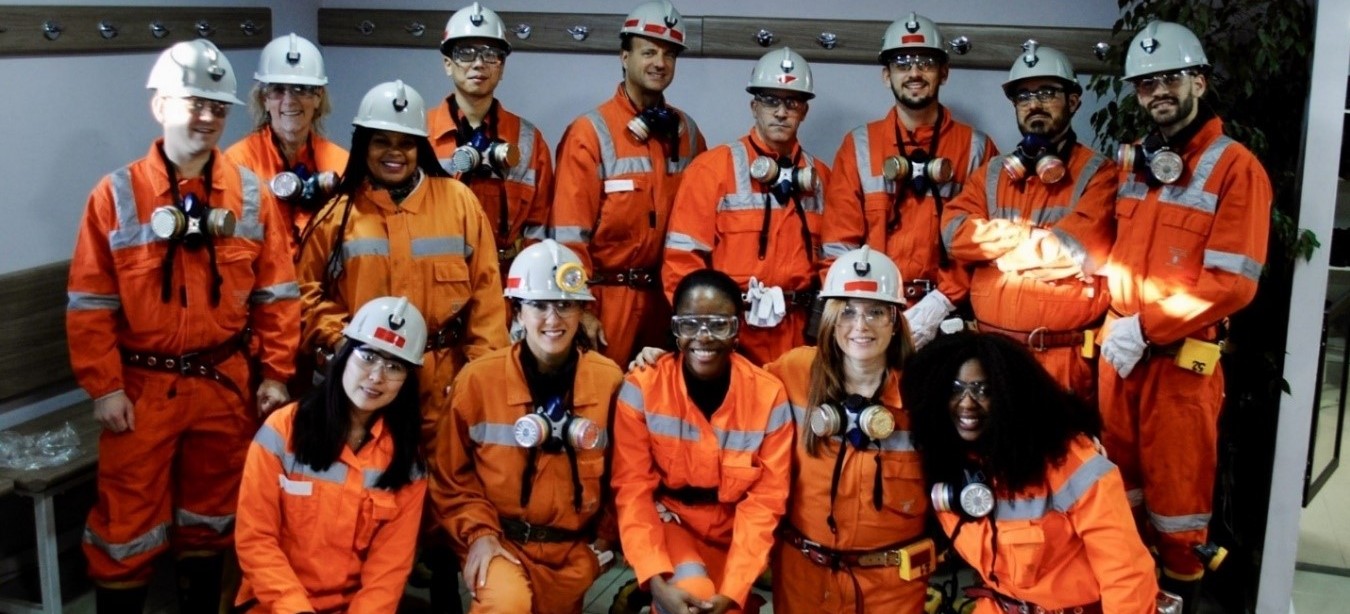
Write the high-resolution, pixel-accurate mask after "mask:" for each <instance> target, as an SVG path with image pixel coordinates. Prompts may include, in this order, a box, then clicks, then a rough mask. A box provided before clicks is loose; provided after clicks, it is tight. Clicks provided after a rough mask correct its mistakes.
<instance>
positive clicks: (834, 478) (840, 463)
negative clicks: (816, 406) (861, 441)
mask: <svg viewBox="0 0 1350 614" xmlns="http://www.w3.org/2000/svg"><path fill="white" fill-rule="evenodd" d="M836 411H838V410H836ZM847 453H848V441H846V440H845V438H843V437H840V438H839V454H838V455H836V456H835V457H834V472H832V473H831V474H830V514H829V515H828V516H826V517H825V524H828V525H830V533H838V532H839V523H837V522H835V520H834V499H835V497H838V496H839V476H840V474H842V473H843V472H844V455H845V454H847Z"/></svg>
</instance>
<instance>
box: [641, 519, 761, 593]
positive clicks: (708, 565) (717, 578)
mask: <svg viewBox="0 0 1350 614" xmlns="http://www.w3.org/2000/svg"><path fill="white" fill-rule="evenodd" d="M661 528H662V529H664V530H665V538H666V552H667V553H669V554H670V562H671V564H673V565H674V566H675V573H674V575H672V576H671V577H670V583H671V584H673V585H675V587H676V588H679V589H680V590H683V591H686V592H688V593H689V594H690V595H693V596H694V598H696V599H712V597H713V596H714V595H716V594H718V587H719V586H720V585H721V580H722V574H723V573H724V570H725V568H726V564H727V548H729V547H730V545H729V544H721V545H719V544H711V543H708V542H706V541H703V538H702V537H700V536H698V535H695V534H694V533H693V532H691V531H690V530H689V529H688V528H686V527H685V526H684V525H682V524H679V523H674V522H664V523H661ZM754 598H755V596H754V593H753V592H752V593H750V599H751V600H753V599H754ZM742 605H744V604H742ZM758 611H759V608H758V607H756V608H754V609H753V610H751V609H738V608H735V607H732V608H731V609H728V610H727V612H728V613H729V614H730V613H741V612H758ZM652 612H653V613H654V614H669V613H666V612H663V611H661V609H660V608H658V607H656V606H655V605H653V607H652Z"/></svg>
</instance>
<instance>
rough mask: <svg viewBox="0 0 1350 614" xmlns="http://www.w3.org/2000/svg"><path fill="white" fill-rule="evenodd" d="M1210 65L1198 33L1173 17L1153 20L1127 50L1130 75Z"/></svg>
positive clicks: (1127, 77)
mask: <svg viewBox="0 0 1350 614" xmlns="http://www.w3.org/2000/svg"><path fill="white" fill-rule="evenodd" d="M1208 66H1209V58H1206V57H1205V48H1204V47H1202V46H1201V45H1200V39H1198V38H1196V37H1195V33H1194V32H1191V31H1190V30H1189V29H1187V28H1186V26H1183V25H1181V24H1176V23H1172V22H1170V21H1152V22H1149V24H1148V25H1146V26H1144V29H1143V30H1140V31H1139V33H1138V34H1136V35H1134V40H1132V41H1130V48H1129V50H1128V51H1126V52H1125V78H1126V79H1135V78H1138V77H1143V76H1146V75H1152V74H1156V73H1160V72H1171V71H1174V70H1180V69H1182V68H1194V67H1208Z"/></svg>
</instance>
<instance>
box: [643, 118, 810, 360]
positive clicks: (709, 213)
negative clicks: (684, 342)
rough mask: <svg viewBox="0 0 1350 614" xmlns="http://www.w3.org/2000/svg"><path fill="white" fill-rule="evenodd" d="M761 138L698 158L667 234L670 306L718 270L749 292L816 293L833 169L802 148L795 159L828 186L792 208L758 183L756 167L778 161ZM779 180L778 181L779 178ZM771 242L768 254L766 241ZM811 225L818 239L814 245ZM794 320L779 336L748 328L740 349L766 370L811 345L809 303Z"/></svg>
mask: <svg viewBox="0 0 1350 614" xmlns="http://www.w3.org/2000/svg"><path fill="white" fill-rule="evenodd" d="M758 152H772V149H770V148H769V147H768V146H767V145H765V144H764V142H763V140H762V139H760V138H759V134H758V133H757V132H756V131H755V130H751V131H750V133H749V134H747V135H746V136H743V137H741V138H740V140H738V141H735V142H733V143H730V144H727V145H723V146H720V147H716V148H713V149H711V150H709V151H707V152H705V153H702V154H699V156H698V157H697V158H694V162H693V163H692V164H690V165H689V170H688V171H687V172H688V175H689V176H688V178H686V179H685V180H684V181H683V182H682V183H681V184H680V191H679V192H678V193H677V194H676V195H675V207H674V209H672V210H671V214H670V230H669V232H667V233H666V249H665V262H664V264H663V265H662V267H661V281H662V284H663V285H664V286H665V291H666V298H667V300H673V297H674V294H675V286H676V285H678V284H679V283H680V280H681V279H684V276H685V275H688V274H689V273H692V272H694V271H696V270H698V269H705V268H712V269H717V270H719V271H722V272H723V273H726V274H728V275H730V276H731V277H732V279H735V280H736V282H737V283H739V284H740V286H741V289H742V290H745V289H746V288H747V287H748V284H749V283H750V278H751V277H754V278H755V279H756V280H758V281H760V282H762V283H763V284H764V285H766V286H778V287H780V288H782V289H783V292H784V293H785V294H787V293H802V294H806V293H813V292H814V290H815V289H816V287H817V286H816V284H815V282H816V263H817V262H819V261H820V258H821V256H820V226H821V214H822V213H823V211H824V205H825V198H824V197H825V193H824V189H825V185H826V183H827V181H828V179H829V174H830V169H829V167H828V166H825V163H824V162H821V161H820V160H817V159H816V158H814V157H813V156H811V155H810V154H808V153H806V152H805V151H803V150H802V148H801V147H800V146H797V145H794V147H793V153H792V156H791V157H792V158H793V159H794V160H796V159H797V158H798V157H800V158H801V160H802V164H804V165H810V166H811V168H813V169H814V170H815V174H816V177H818V178H819V181H820V188H819V189H820V191H819V192H818V193H816V194H810V195H807V194H802V195H798V196H795V197H793V198H792V199H791V200H789V201H788V203H787V204H786V205H780V204H778V201H777V200H775V199H774V197H773V196H772V195H771V194H770V193H769V189H770V186H767V185H764V184H762V183H760V182H758V181H755V180H754V179H751V178H750V164H751V163H752V162H754V160H755V158H757V157H759V156H761V155H763V156H769V157H776V156H773V154H771V153H758ZM774 180H775V181H776V180H777V177H775V178H774ZM765 218H768V219H767V236H766V237H765V239H766V242H765V249H764V252H763V254H761V253H760V240H761V238H760V237H761V235H760V233H761V232H762V231H764V230H765V227H766V219H765ZM803 221H804V222H805V225H806V227H807V232H808V233H809V236H810V245H807V242H806V239H805V237H804V236H803V235H804V234H806V233H803V229H802V225H803ZM788 303H789V304H788V306H787V307H788V312H787V316H786V317H784V318H783V321H782V322H780V323H779V324H778V326H775V327H773V328H758V327H753V326H748V325H744V322H742V324H743V326H741V333H740V343H739V347H740V350H741V352H742V353H744V354H745V355H746V356H747V357H749V358H750V360H751V362H754V363H755V364H757V365H762V364H764V363H766V362H769V361H772V360H774V359H776V358H778V357H779V356H780V355H782V354H783V352H786V351H788V350H790V349H792V348H794V347H797V346H800V345H805V344H806V337H805V335H804V333H805V330H806V321H807V319H808V318H809V317H810V312H811V306H810V304H809V303H803V304H798V305H793V304H792V301H788Z"/></svg>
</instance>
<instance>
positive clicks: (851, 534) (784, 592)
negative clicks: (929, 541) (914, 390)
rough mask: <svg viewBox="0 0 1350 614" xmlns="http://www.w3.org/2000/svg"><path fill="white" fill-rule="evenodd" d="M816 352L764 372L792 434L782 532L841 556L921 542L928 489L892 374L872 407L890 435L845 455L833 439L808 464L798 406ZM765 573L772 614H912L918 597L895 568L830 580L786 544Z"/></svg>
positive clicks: (800, 351) (916, 585)
mask: <svg viewBox="0 0 1350 614" xmlns="http://www.w3.org/2000/svg"><path fill="white" fill-rule="evenodd" d="M816 351H817V350H816V348H814V347H801V348H797V349H795V350H792V351H790V352H788V353H787V354H784V355H783V357H782V358H779V359H778V360H777V361H775V362H773V363H770V364H768V365H766V366H765V367H764V368H765V370H767V371H768V372H769V373H772V374H773V375H774V376H776V377H778V379H780V380H782V381H783V383H784V384H785V385H786V386H787V393H788V400H789V402H791V403H792V413H793V415H794V420H795V422H796V424H797V425H798V431H799V432H798V433H797V445H796V446H794V448H793V449H794V452H795V454H794V461H795V462H794V463H793V471H792V496H791V497H790V498H789V499H788V511H787V522H788V523H789V524H791V525H792V527H793V528H794V529H795V530H796V531H797V532H798V533H800V534H801V535H802V536H803V537H805V538H806V539H808V540H811V541H813V542H816V543H817V544H820V545H821V546H824V547H826V548H829V549H830V550H835V551H840V552H873V551H878V550H883V549H894V548H895V546H897V545H904V544H908V543H909V542H912V541H915V540H916V539H919V538H922V537H923V534H924V521H925V514H926V513H927V512H928V488H927V486H926V485H925V483H924V479H923V470H922V469H921V467H920V465H919V457H918V453H917V452H915V451H914V446H913V444H911V443H910V438H909V413H908V412H906V411H905V410H904V409H903V408H902V407H901V402H900V372H899V371H896V370H892V371H890V372H888V373H887V374H886V390H885V392H883V393H882V395H881V403H882V405H884V406H885V407H886V409H888V410H890V412H891V416H892V417H894V418H895V431H894V432H893V433H891V436H890V437H887V438H886V439H885V440H883V441H881V442H879V444H880V448H879V449H878V448H877V447H875V446H873V447H871V448H869V449H868V450H866V451H860V450H857V449H853V448H852V447H851V446H850V444H849V443H847V442H846V441H844V440H843V439H842V438H841V437H840V436H838V435H836V436H833V437H830V438H829V439H822V440H821V442H820V447H819V449H818V454H819V455H818V456H811V455H810V454H808V453H807V451H806V439H805V437H804V433H805V431H804V430H802V429H808V428H810V426H808V425H809V418H810V412H811V408H810V407H808V401H807V398H808V395H809V394H810V382H811V363H812V362H813V361H814V360H815V358H816ZM841 445H842V446H848V447H850V449H849V450H847V451H846V452H845V453H844V454H845V456H844V465H843V469H842V471H841V472H840V474H839V492H838V495H837V496H836V497H835V498H834V500H833V501H831V499H830V489H831V486H832V484H831V482H832V479H833V477H834V465H835V462H836V459H837V458H838V456H839V447H840V446H841ZM878 457H880V463H878V462H877V459H878ZM878 470H880V471H881V479H882V493H883V497H882V503H881V509H877V508H876V506H875V503H874V501H873V490H872V489H873V486H874V484H875V483H876V479H877V471H878ZM831 513H833V515H834V517H835V518H836V519H837V520H836V522H837V529H838V533H834V532H832V531H831V530H830V526H829V523H828V522H827V520H826V518H827V517H828V516H829V515H830V514H831ZM773 569H774V573H773V609H774V612H785V613H788V614H791V613H793V612H808V613H816V612H849V613H852V612H855V611H863V612H919V611H921V610H923V604H924V599H925V597H926V596H927V589H928V583H927V580H926V579H920V580H915V581H912V582H906V581H904V580H900V579H898V578H897V577H896V574H897V571H896V568H894V567H855V568H853V569H839V570H833V569H830V568H828V567H823V566H821V565H818V564H816V563H814V562H812V561H811V560H810V559H808V558H806V557H805V556H803V554H802V553H801V552H799V551H797V550H794V549H793V548H792V547H790V546H788V545H787V544H783V545H782V546H781V547H780V548H778V549H777V550H775V552H774V559H773ZM855 582H856V584H855ZM859 602H861V603H859ZM859 606H860V607H861V610H858V608H859Z"/></svg>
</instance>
